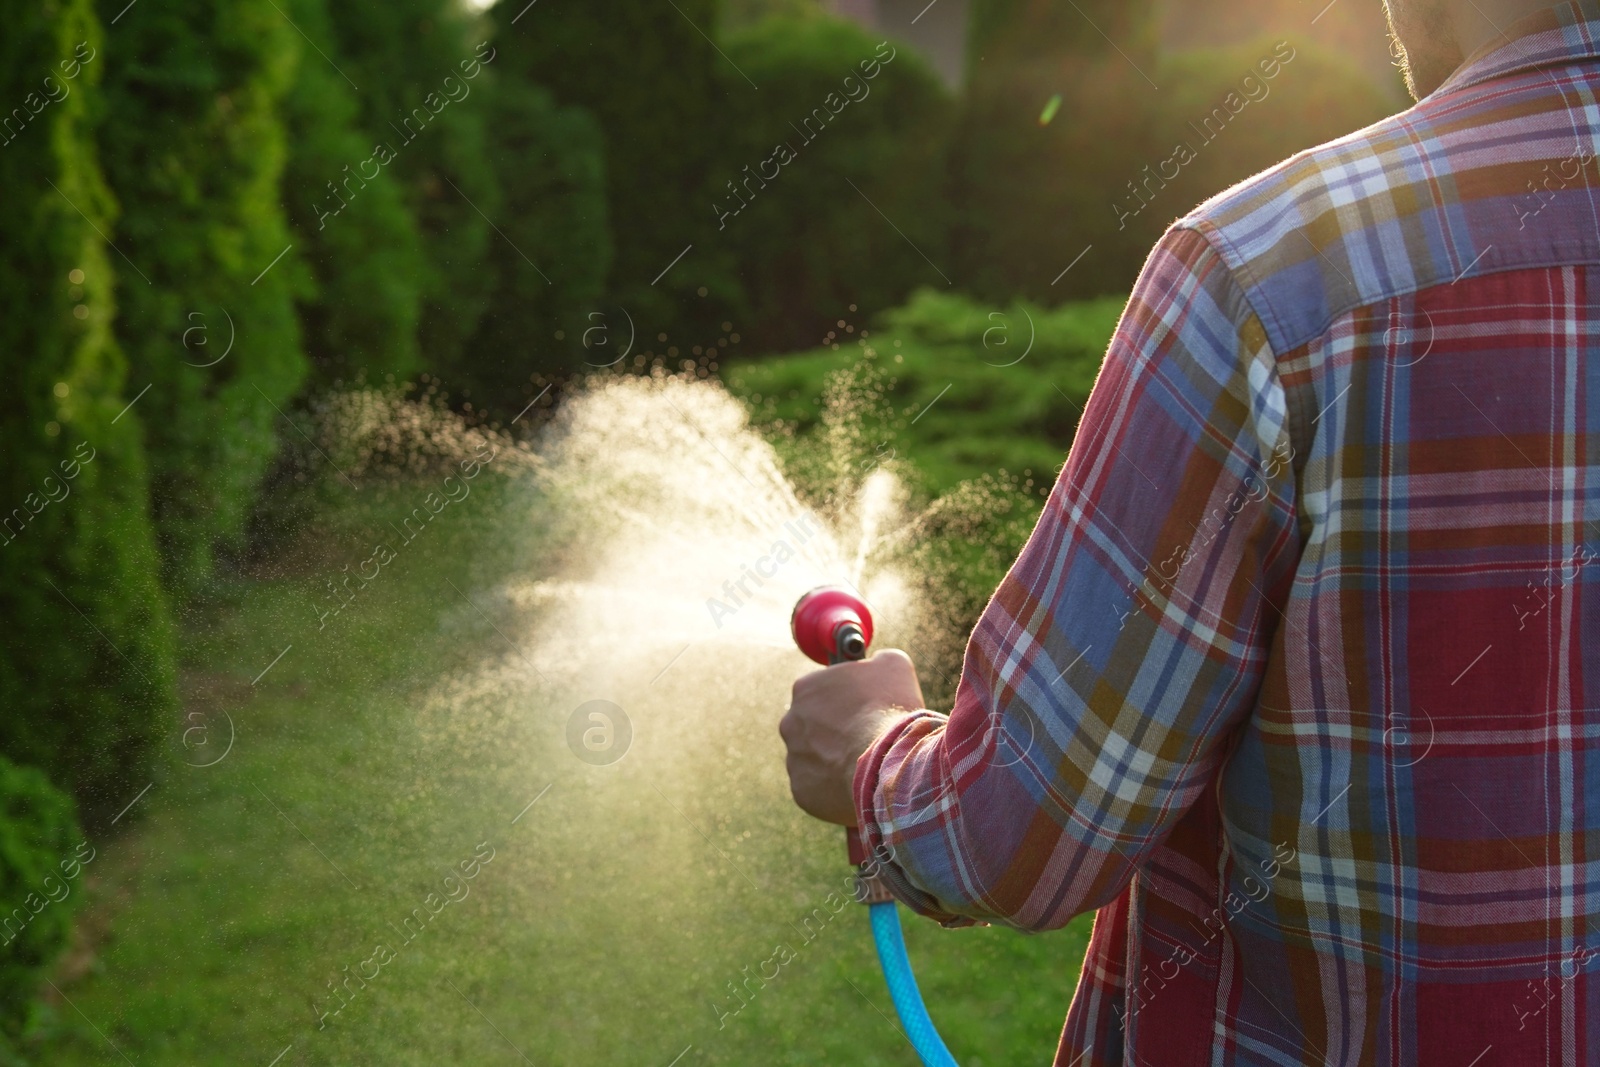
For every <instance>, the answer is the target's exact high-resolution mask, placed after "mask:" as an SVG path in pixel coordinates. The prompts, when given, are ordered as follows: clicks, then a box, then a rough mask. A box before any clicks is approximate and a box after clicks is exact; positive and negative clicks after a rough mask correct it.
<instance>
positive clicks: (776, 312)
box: [696, 18, 955, 347]
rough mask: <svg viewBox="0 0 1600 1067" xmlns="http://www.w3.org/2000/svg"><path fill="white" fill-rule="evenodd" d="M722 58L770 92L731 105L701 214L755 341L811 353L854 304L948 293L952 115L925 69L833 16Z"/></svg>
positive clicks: (773, 22) (757, 36) (789, 25)
mask: <svg viewBox="0 0 1600 1067" xmlns="http://www.w3.org/2000/svg"><path fill="white" fill-rule="evenodd" d="M724 50H725V51H726V52H727V53H728V55H729V57H730V58H731V59H732V61H733V62H734V63H735V64H736V65H737V66H738V67H739V69H741V70H743V71H744V72H745V73H746V74H747V75H748V76H749V77H750V78H751V79H752V80H753V81H755V82H756V83H757V84H758V85H760V86H761V90H760V92H758V93H749V92H747V93H742V94H734V95H733V96H732V98H731V107H732V109H733V114H734V118H733V121H731V122H729V123H728V124H727V127H726V128H727V130H728V133H727V134H726V137H725V141H724V144H723V145H722V146H721V147H722V148H723V151H722V152H720V153H719V167H718V169H717V170H716V174H715V179H714V181H715V182H716V183H717V184H716V186H715V188H713V190H712V194H711V199H710V200H709V201H708V203H707V204H703V205H696V210H697V212H698V213H699V215H700V216H702V217H710V216H707V212H708V211H710V213H711V216H714V217H715V218H716V220H717V222H718V226H716V227H714V228H713V229H714V231H715V232H714V233H713V235H712V236H713V238H714V239H717V240H719V241H721V242H722V243H723V244H724V245H725V246H726V247H728V248H729V249H732V250H733V252H734V254H735V256H736V257H737V259H738V261H739V263H740V264H741V273H740V278H741V282H742V284H743V289H744V296H745V301H746V304H745V306H746V308H747V314H749V315H750V319H749V321H747V322H741V323H740V326H739V329H740V332H741V333H743V334H744V335H745V336H746V338H747V340H746V343H747V344H748V343H750V342H751V341H753V342H754V343H755V344H758V345H768V346H774V347H779V346H789V345H794V344H799V343H805V342H806V341H814V340H815V339H820V338H821V337H822V335H823V333H824V332H825V331H826V330H827V329H828V328H829V327H831V326H833V325H834V324H835V323H836V322H837V320H838V319H839V318H841V317H845V316H847V315H848V311H847V308H848V306H849V305H851V304H855V305H857V306H858V307H861V308H866V309H869V312H875V311H877V310H879V309H884V308H889V307H892V306H894V305H895V304H898V303H900V302H901V301H902V300H904V299H905V297H906V295H907V294H908V293H909V292H910V291H911V290H912V289H913V288H914V287H916V286H918V285H935V286H942V285H946V284H948V280H947V276H946V275H945V274H943V273H941V271H942V270H948V271H953V270H954V269H955V268H954V266H953V265H952V264H951V263H950V262H949V257H948V255H947V247H946V241H945V235H946V232H947V230H948V222H949V220H948V215H947V212H946V210H945V205H944V192H945V190H944V184H945V183H944V169H945V148H946V145H947V143H948V135H949V131H950V125H951V118H952V113H953V106H952V103H951V101H950V98H949V95H948V94H947V93H946V92H945V90H944V88H943V86H942V85H941V84H940V83H939V81H938V78H937V77H936V76H935V75H934V73H933V71H932V70H931V69H930V68H929V67H928V66H927V64H925V63H924V62H923V61H922V60H921V59H920V58H919V57H918V56H917V55H916V54H915V53H914V52H913V51H912V50H911V49H910V48H909V47H908V46H906V45H904V44H895V43H893V42H884V41H883V39H882V38H881V37H874V36H870V35H868V34H867V33H866V32H865V31H864V30H862V29H860V28H859V27H858V26H856V25H855V24H854V23H849V22H843V21H840V20H837V19H831V18H800V19H792V18H773V19H768V20H766V21H765V22H762V23H760V24H759V25H757V26H756V27H755V28H753V29H750V30H746V31H743V32H740V33H736V34H732V35H730V36H729V37H728V39H727V40H726V42H725V43H724ZM868 72H870V74H871V77H867V76H866V74H867V73H868ZM785 160H787V162H785ZM852 186H853V187H852ZM869 201H870V202H869ZM747 202H748V206H746V204H747ZM712 205H715V206H714V207H713V206H712ZM880 212H881V214H880ZM913 246H914V247H913ZM925 257H926V258H925ZM930 261H931V262H930Z"/></svg>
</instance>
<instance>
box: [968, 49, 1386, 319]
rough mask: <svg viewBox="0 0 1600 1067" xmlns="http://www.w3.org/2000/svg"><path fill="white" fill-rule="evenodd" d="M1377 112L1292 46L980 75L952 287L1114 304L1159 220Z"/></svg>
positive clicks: (1080, 61) (971, 110)
mask: <svg viewBox="0 0 1600 1067" xmlns="http://www.w3.org/2000/svg"><path fill="white" fill-rule="evenodd" d="M1284 57H1292V58H1289V59H1288V60H1287V61H1285V59H1284ZM1264 70H1270V71H1272V72H1273V73H1272V75H1271V76H1270V77H1267V76H1265V75H1264V73H1263V71H1264ZM1156 85H1159V86H1160V90H1159V93H1158V92H1157V90H1156V88H1155V87H1156ZM1057 95H1059V96H1060V98H1061V99H1062V100H1064V101H1065V103H1064V104H1062V105H1061V108H1060V110H1059V112H1057V113H1054V114H1052V112H1051V109H1050V108H1049V106H1048V105H1049V104H1050V102H1051V100H1052V99H1053V98H1054V97H1055V96H1057ZM1387 110H1388V108H1387V102H1386V101H1385V99H1384V98H1383V96H1382V94H1381V93H1379V92H1378V91H1377V90H1376V89H1375V88H1374V87H1373V85H1372V84H1371V82H1370V79H1368V78H1367V77H1366V76H1365V75H1364V74H1363V73H1361V71H1360V70H1359V69H1357V68H1356V67H1355V66H1354V65H1352V64H1349V63H1346V62H1343V61H1341V60H1338V59H1336V58H1334V57H1332V56H1331V55H1330V54H1329V53H1328V52H1326V51H1324V50H1321V49H1317V48H1315V47H1314V46H1310V45H1306V44H1304V43H1285V44H1282V45H1280V43H1279V42H1276V41H1270V40H1268V41H1260V42H1256V43H1253V44H1248V45H1244V46H1240V47H1237V48H1228V49H1209V50H1195V51H1191V52H1183V53H1178V54H1176V55H1174V56H1172V57H1170V58H1168V59H1167V60H1165V61H1164V62H1162V63H1160V64H1159V65H1157V64H1156V63H1155V61H1154V60H1153V59H1152V58H1150V57H1146V56H1140V57H1139V58H1138V61H1137V62H1136V61H1135V59H1134V58H1132V57H1130V56H1128V55H1125V54H1122V53H1120V52H1118V51H1115V50H1110V51H1106V52H1104V53H1102V54H1100V55H1098V56H1091V57H1078V58H1069V57H1067V56H1065V55H1062V56H1055V57H1041V58H1034V59H1029V60H1026V61H1019V62H1017V63H1014V64H1012V65H1009V66H1006V67H1003V68H995V67H991V68H990V69H989V70H988V71H987V73H986V74H985V76H984V77H982V78H978V79H975V81H974V84H973V85H972V88H971V91H970V93H969V95H968V98H967V101H966V107H965V111H964V114H963V119H962V126H961V131H960V133H959V135H958V147H957V149H956V151H955V160H954V163H953V165H952V172H953V182H954V189H955V195H956V199H957V204H958V206H957V210H958V213H959V216H960V218H959V222H958V225H957V232H956V235H955V237H954V241H955V245H956V250H957V251H956V255H955V257H954V258H955V260H956V262H958V263H961V264H965V265H967V272H966V274H965V275H964V276H963V277H962V278H960V279H958V280H959V281H961V282H962V284H963V285H964V286H965V287H966V288H968V289H970V290H971V291H974V292H977V293H980V294H982V295H984V296H986V297H988V298H990V299H1006V298H1009V297H1010V296H1012V295H1018V294H1020V295H1024V296H1027V297H1030V298H1033V299H1040V300H1044V299H1050V300H1060V299H1062V298H1068V297H1082V296H1093V295H1098V294H1103V293H1108V292H1121V291H1125V290H1126V289H1127V288H1128V287H1129V286H1131V285H1132V283H1133V280H1134V278H1135V277H1137V275H1138V272H1139V268H1140V267H1141V266H1142V265H1143V263H1144V259H1145V257H1146V255H1147V254H1148V251H1149V248H1150V246H1151V244H1153V243H1154V242H1155V240H1156V239H1157V238H1159V237H1160V235H1161V233H1162V231H1163V230H1165V229H1166V228H1167V226H1168V225H1170V224H1171V222H1172V221H1173V220H1174V219H1176V218H1178V217H1179V216H1181V215H1183V214H1185V213H1186V212H1188V211H1189V210H1191V209H1192V208H1193V207H1195V206H1196V205H1197V204H1198V203H1200V202H1201V201H1203V200H1205V199H1206V198H1208V197H1210V196H1212V195H1214V194H1216V193H1218V192H1220V191H1222V190H1223V189H1225V188H1227V187H1228V186H1230V185H1232V184H1234V183H1235V182H1237V181H1239V180H1241V179H1243V178H1245V177H1248V176H1249V175H1250V174H1253V173H1255V172H1256V171H1259V170H1261V169H1263V168H1265V167H1267V166H1270V165H1271V164H1273V163H1276V162H1277V161H1278V160H1280V159H1282V158H1284V157H1285V156H1286V155H1288V154H1291V153H1292V152H1295V151H1298V150H1300V149H1304V148H1309V147H1312V146H1314V145H1316V144H1318V143H1320V142H1322V141H1326V140H1329V139H1332V138H1334V137H1336V136H1340V135H1343V134H1345V133H1349V132H1351V131H1352V130H1354V129H1356V128H1359V127H1361V126H1364V125H1366V124H1368V123H1370V122H1373V121H1376V120H1377V119H1379V118H1381V117H1382V116H1383V115H1384V114H1385V113H1386V111H1387ZM1080 253H1083V254H1084V259H1083V260H1082V262H1081V264H1079V265H1077V266H1075V267H1074V269H1072V270H1071V271H1070V272H1069V271H1067V268H1068V267H1069V266H1070V265H1073V264H1074V261H1075V260H1076V258H1077V257H1078V256H1079V254H1080Z"/></svg>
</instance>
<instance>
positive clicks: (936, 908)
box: [851, 709, 988, 929]
mask: <svg viewBox="0 0 1600 1067" xmlns="http://www.w3.org/2000/svg"><path fill="white" fill-rule="evenodd" d="M948 719H949V716H947V715H941V714H940V713H938V712H936V711H929V710H926V709H923V710H921V711H914V712H912V713H911V714H909V715H907V716H905V717H904V718H902V719H900V720H899V721H897V722H895V723H894V724H893V725H892V726H890V727H889V728H888V729H887V730H885V731H884V732H883V733H882V734H880V735H879V736H878V739H877V740H876V741H874V742H873V743H872V744H870V745H868V746H867V750H866V751H865V752H863V753H862V754H861V755H860V757H859V758H857V760H856V771H855V777H854V779H853V780H852V783H851V791H852V794H853V796H854V800H855V808H856V826H857V827H858V828H859V833H860V836H861V844H862V847H863V848H864V849H865V850H866V853H867V865H868V868H869V869H871V870H874V871H875V872H876V873H877V874H878V875H879V876H880V877H881V878H882V880H883V883H884V884H885V885H886V886H888V887H889V891H890V892H891V893H893V894H894V897H895V899H896V900H898V901H899V902H900V903H902V904H904V905H905V906H906V907H908V908H910V909H911V910H912V911H914V912H916V913H917V914H918V915H922V916H926V917H927V918H929V919H933V920H934V921H935V922H937V923H939V925H941V926H945V927H949V928H952V929H954V928H957V927H963V926H987V925H988V923H983V922H979V921H978V920H976V919H970V918H967V917H965V916H962V915H957V914H956V913H954V912H952V911H949V910H948V909H947V908H945V907H943V906H941V904H940V903H939V901H938V899H937V898H935V897H934V896H933V895H932V894H930V893H928V892H926V891H925V890H923V889H921V888H919V887H918V886H917V884H916V882H915V880H914V878H913V875H912V873H911V866H910V864H911V860H912V857H911V855H910V849H909V848H907V847H906V846H905V845H904V843H901V842H896V841H894V840H893V834H892V832H891V831H890V830H889V829H888V828H886V826H885V823H884V821H883V820H882V818H881V816H880V813H881V812H882V811H884V810H885V809H886V808H887V805H886V804H885V805H880V803H879V798H878V783H879V779H880V778H881V776H882V773H883V765H884V762H885V761H886V760H893V761H894V762H898V760H897V759H895V758H894V755H893V752H894V749H895V748H896V747H901V748H902V749H903V750H904V749H909V748H910V747H912V746H914V745H916V744H918V743H919V742H923V741H925V740H926V739H928V738H929V737H930V736H931V735H933V734H936V733H938V732H940V731H942V730H943V729H944V727H945V723H946V722H947V721H948ZM900 785H901V786H902V787H904V785H905V783H903V782H902V783H900ZM920 792H924V793H926V794H927V795H928V796H933V795H935V787H934V786H933V785H932V784H928V785H927V787H926V788H925V789H922V790H920Z"/></svg>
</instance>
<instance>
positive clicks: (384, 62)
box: [315, 0, 531, 374]
mask: <svg viewBox="0 0 1600 1067" xmlns="http://www.w3.org/2000/svg"><path fill="white" fill-rule="evenodd" d="M327 10H328V14H329V16H330V18H331V21H332V24H333V33H334V37H335V39H336V43H337V44H338V49H337V50H336V51H334V52H332V53H330V55H331V56H332V57H333V59H334V61H335V62H336V63H337V64H338V66H339V68H340V70H341V71H342V72H343V74H341V78H343V77H345V76H348V77H349V78H350V79H351V81H352V82H353V83H354V84H355V85H357V86H360V91H359V92H358V93H357V99H358V101H359V102H360V104H361V117H360V123H359V125H360V126H361V128H362V129H364V130H365V131H366V132H367V134H368V136H369V137H372V138H374V139H375V140H377V141H380V142H382V143H383V144H384V145H385V146H387V148H388V149H389V153H390V154H391V155H392V162H389V163H386V164H382V165H381V169H382V176H381V177H380V178H379V179H378V182H393V183H396V184H397V185H398V186H399V190H400V193H401V198H402V200H403V202H404V203H405V205H406V208H407V209H408V210H409V211H410V213H411V217H412V219H413V220H414V225H415V226H416V229H417V232H418V233H419V234H420V236H421V248H420V253H421V255H420V260H419V261H418V262H420V264H421V267H422V270H423V275H422V309H421V317H420V320H419V325H418V331H419V332H418V338H419V340H418V344H419V348H420V351H421V362H422V366H423V368H424V369H427V370H430V371H433V372H435V373H444V374H448V373H450V372H451V371H452V370H453V369H454V368H455V367H456V366H457V365H458V364H459V363H460V362H461V361H462V360H463V359H471V358H473V355H472V354H471V353H470V352H467V351H466V344H467V340H468V338H470V337H471V336H472V334H473V332H474V331H475V330H476V329H477V327H478V320H479V319H480V317H481V316H482V315H483V311H484V308H485V307H486V306H487V304H488V300H489V294H490V292H491V291H492V290H493V285H492V283H491V282H490V280H489V279H488V278H487V277H486V274H487V270H488V256H489V249H490V242H492V241H499V240H500V238H499V237H497V236H496V235H495V233H494V231H493V230H492V229H491V228H490V226H489V221H488V220H489V219H491V218H495V217H497V215H498V212H499V209H500V190H499V187H498V185H497V184H496V182H495V180H494V172H493V169H492V168H491V167H490V165H489V160H488V155H487V151H488V148H487V141H486V134H485V129H484V121H485V120H484V116H485V103H486V96H485V94H484V93H483V92H481V91H479V90H480V86H481V85H482V84H483V81H484V74H485V72H486V71H492V70H494V69H495V68H496V67H497V66H499V65H500V64H501V63H503V62H504V61H505V60H506V58H507V52H508V51H509V49H503V50H498V51H497V50H494V49H490V48H484V49H480V48H479V43H480V42H482V41H483V40H484V37H485V36H486V33H482V32H480V29H481V26H480V24H479V23H477V22H475V21H474V20H473V19H472V18H471V17H470V16H469V15H468V9H467V7H466V5H463V4H459V3H457V2H455V0H390V2H388V3H382V4H351V3H338V2H330V3H329V4H328V8H327ZM530 17H531V16H530ZM485 59H487V60H489V62H488V63H487V64H484V63H482V62H481V61H482V60H485ZM315 61H316V62H322V60H321V59H316V60H315ZM464 63H465V64H468V66H467V67H466V68H463V66H462V64H464ZM468 70H470V71H473V72H474V73H473V74H472V75H470V76H468V74H467V71H468ZM446 79H449V80H448V81H446ZM371 147H372V146H368V152H363V153H362V156H361V159H366V158H367V156H368V154H369V152H370V151H371ZM341 166H342V164H341ZM352 169H353V168H352ZM368 173H371V171H370V168H369V170H368ZM373 184H377V182H374V183H373ZM329 228H330V229H331V228H332V223H331V222H330V224H329Z"/></svg>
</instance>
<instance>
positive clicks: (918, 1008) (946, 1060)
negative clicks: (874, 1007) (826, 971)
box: [867, 901, 956, 1067]
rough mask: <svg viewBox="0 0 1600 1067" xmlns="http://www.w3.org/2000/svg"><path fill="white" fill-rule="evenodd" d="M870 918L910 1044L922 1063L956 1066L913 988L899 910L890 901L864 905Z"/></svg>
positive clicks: (914, 982) (885, 975) (934, 1066)
mask: <svg viewBox="0 0 1600 1067" xmlns="http://www.w3.org/2000/svg"><path fill="white" fill-rule="evenodd" d="M867 914H868V916H869V917H870V918H871V920H872V940H873V943H874V944H876V945H877V946H878V962H879V963H881V964H882V965H883V979H884V981H885V982H887V983H888V985H889V998H890V999H891V1000H893V1001H894V1010H895V1013H896V1014H897V1015H899V1016H900V1023H901V1025H903V1026H904V1027H905V1028H906V1035H907V1036H908V1037H909V1038H910V1039H911V1047H912V1048H914V1049H916V1050H917V1055H918V1056H919V1057H921V1058H922V1062H923V1065H924V1067H956V1061H955V1057H954V1056H952V1055H950V1050H949V1049H947V1048H945V1047H944V1041H943V1040H942V1039H941V1038H940V1037H939V1032H938V1031H937V1030H935V1029H934V1028H933V1020H932V1019H930V1018H928V1009H927V1008H926V1007H924V1006H923V1004H922V994H921V993H919V992H918V991H917V980H916V978H915V977H913V976H912V974H911V960H910V959H909V958H908V957H907V956H906V940H905V937H904V936H902V935H901V933H900V914H899V913H898V912H897V911H896V910H895V903H894V902H893V901H885V902H882V903H877V904H869V905H867Z"/></svg>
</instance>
